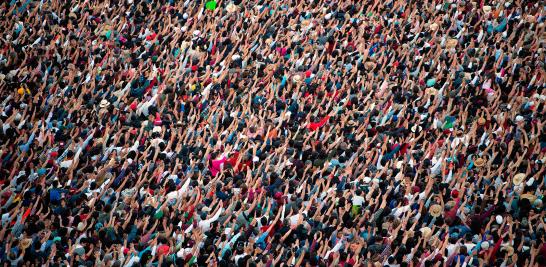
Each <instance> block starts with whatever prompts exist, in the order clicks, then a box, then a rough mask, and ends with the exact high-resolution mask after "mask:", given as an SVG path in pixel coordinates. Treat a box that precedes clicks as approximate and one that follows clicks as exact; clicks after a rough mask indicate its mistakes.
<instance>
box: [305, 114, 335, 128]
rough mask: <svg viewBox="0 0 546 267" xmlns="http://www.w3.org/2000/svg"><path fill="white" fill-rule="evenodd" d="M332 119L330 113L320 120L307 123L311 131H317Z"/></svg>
mask: <svg viewBox="0 0 546 267" xmlns="http://www.w3.org/2000/svg"><path fill="white" fill-rule="evenodd" d="M329 119H330V115H327V116H326V117H324V118H322V120H320V121H319V122H312V123H310V124H309V125H307V128H308V129H309V130H311V131H315V130H317V129H318V128H320V127H322V126H323V125H324V124H326V123H327V122H328V120H329Z"/></svg>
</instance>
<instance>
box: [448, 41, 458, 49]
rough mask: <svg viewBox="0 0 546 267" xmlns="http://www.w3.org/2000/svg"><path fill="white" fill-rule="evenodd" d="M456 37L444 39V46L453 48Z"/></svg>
mask: <svg viewBox="0 0 546 267" xmlns="http://www.w3.org/2000/svg"><path fill="white" fill-rule="evenodd" d="M457 43H458V42H457V39H448V40H447V41H446V47H447V48H454V47H455V46H457Z"/></svg>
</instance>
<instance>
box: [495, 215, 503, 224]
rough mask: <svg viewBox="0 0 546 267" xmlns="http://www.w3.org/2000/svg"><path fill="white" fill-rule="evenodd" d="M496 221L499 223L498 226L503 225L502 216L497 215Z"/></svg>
mask: <svg viewBox="0 0 546 267" xmlns="http://www.w3.org/2000/svg"><path fill="white" fill-rule="evenodd" d="M495 221H496V222H497V224H501V223H502V216H500V215H497V216H496V217H495Z"/></svg>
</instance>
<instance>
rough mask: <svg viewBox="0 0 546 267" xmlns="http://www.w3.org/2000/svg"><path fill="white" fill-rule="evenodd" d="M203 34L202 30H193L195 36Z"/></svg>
mask: <svg viewBox="0 0 546 267" xmlns="http://www.w3.org/2000/svg"><path fill="white" fill-rule="evenodd" d="M200 34H201V31H200V30H195V31H193V36H199V35H200Z"/></svg>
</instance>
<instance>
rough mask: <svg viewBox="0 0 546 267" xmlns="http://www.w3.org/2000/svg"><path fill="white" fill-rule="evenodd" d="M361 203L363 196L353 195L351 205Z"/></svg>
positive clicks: (359, 204)
mask: <svg viewBox="0 0 546 267" xmlns="http://www.w3.org/2000/svg"><path fill="white" fill-rule="evenodd" d="M363 203H364V197H361V196H353V205H354V206H362V204H363Z"/></svg>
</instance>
